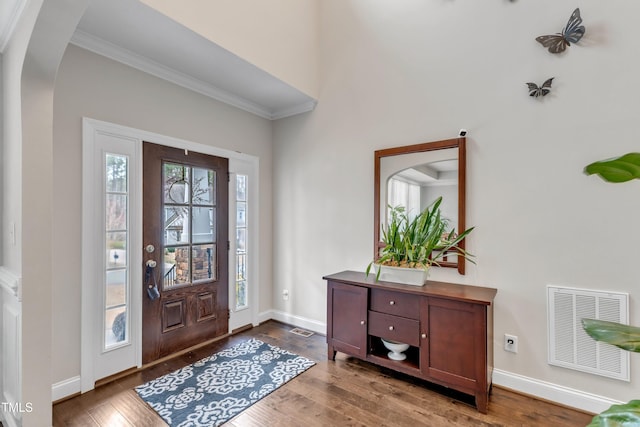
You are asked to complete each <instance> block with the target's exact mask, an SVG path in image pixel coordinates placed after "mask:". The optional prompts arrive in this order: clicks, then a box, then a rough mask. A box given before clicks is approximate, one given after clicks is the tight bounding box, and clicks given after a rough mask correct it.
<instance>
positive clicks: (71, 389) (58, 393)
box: [51, 375, 80, 402]
mask: <svg viewBox="0 0 640 427" xmlns="http://www.w3.org/2000/svg"><path fill="white" fill-rule="evenodd" d="M76 393H80V375H78V376H76V377H72V378H68V379H66V380H63V381H60V382H57V383H55V384H54V385H53V386H51V401H52V402H55V401H56V400H60V399H64V398H65V397H68V396H71V395H73V394H76Z"/></svg>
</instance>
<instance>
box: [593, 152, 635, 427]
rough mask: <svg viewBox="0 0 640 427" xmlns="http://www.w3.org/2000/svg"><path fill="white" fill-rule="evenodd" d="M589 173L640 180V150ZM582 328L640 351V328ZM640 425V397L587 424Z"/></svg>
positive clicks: (614, 325) (597, 325) (598, 324)
mask: <svg viewBox="0 0 640 427" xmlns="http://www.w3.org/2000/svg"><path fill="white" fill-rule="evenodd" d="M584 172H585V173H586V174H587V175H592V174H598V175H599V176H600V177H601V178H602V179H603V180H605V181H607V182H627V181H630V180H632V179H640V153H629V154H625V155H624V156H621V157H617V158H613V159H608V160H602V161H598V162H594V163H592V164H590V165H588V166H587V167H585V169H584ZM582 328H583V329H584V331H585V332H586V333H587V334H588V335H589V336H590V337H591V338H593V339H594V340H596V341H602V342H605V343H608V344H612V345H615V346H616V347H619V348H621V349H623V350H627V351H632V352H635V353H640V328H638V327H636V326H629V325H623V324H621V323H616V322H607V321H604V320H596V319H582ZM623 425H624V426H627V425H628V426H631V425H640V400H631V401H629V402H627V403H625V404H622V405H612V406H611V407H610V408H609V409H607V410H606V411H604V412H602V413H600V414H598V415H596V416H595V417H593V420H592V421H591V424H589V425H588V426H587V427H604V426H623Z"/></svg>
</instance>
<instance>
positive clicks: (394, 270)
mask: <svg viewBox="0 0 640 427" xmlns="http://www.w3.org/2000/svg"><path fill="white" fill-rule="evenodd" d="M373 268H374V269H375V272H376V274H378V269H379V268H381V269H382V271H381V272H380V277H379V280H383V281H385V282H394V283H404V284H405V285H413V286H424V284H425V282H426V281H427V276H428V274H429V270H428V269H427V270H424V269H422V268H405V267H389V266H387V265H380V264H373Z"/></svg>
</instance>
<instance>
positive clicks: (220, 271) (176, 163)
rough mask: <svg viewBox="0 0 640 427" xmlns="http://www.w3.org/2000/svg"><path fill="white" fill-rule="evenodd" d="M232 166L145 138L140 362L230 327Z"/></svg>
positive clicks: (175, 350) (173, 351)
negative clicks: (229, 243)
mask: <svg viewBox="0 0 640 427" xmlns="http://www.w3.org/2000/svg"><path fill="white" fill-rule="evenodd" d="M228 169H229V161H228V159H225V158H221V157H215V156H209V155H205V154H199V153H194V152H191V151H188V152H187V151H186V150H182V149H176V148H170V147H166V146H162V145H157V144H152V143H149V142H144V143H143V242H144V248H143V251H144V252H143V254H144V255H143V259H144V260H145V266H143V271H144V273H143V281H144V282H143V283H144V286H143V292H144V295H143V301H144V302H143V307H142V309H143V310H142V313H143V327H142V361H143V363H149V362H153V361H155V360H158V359H159V358H162V357H164V356H167V355H170V354H173V353H175V352H177V351H180V350H183V349H185V348H189V347H191V346H193V345H196V344H199V343H201V342H204V341H206V340H209V339H212V338H215V337H218V336H221V335H224V334H226V333H227V332H228V320H229V311H228V249H227V248H228V206H227V205H228ZM156 289H157V293H156Z"/></svg>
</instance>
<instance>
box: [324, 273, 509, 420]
mask: <svg viewBox="0 0 640 427" xmlns="http://www.w3.org/2000/svg"><path fill="white" fill-rule="evenodd" d="M323 279H325V280H327V344H328V357H329V359H331V360H335V355H336V352H337V351H340V352H343V353H346V354H348V355H350V356H354V357H357V358H359V359H362V360H366V361H367V362H371V363H374V364H377V365H380V366H384V367H386V368H389V369H392V370H395V371H398V372H402V373H405V374H408V375H411V376H414V377H418V378H421V379H424V380H427V381H430V382H433V383H437V384H440V385H443V386H446V387H449V388H452V389H455V390H458V391H460V392H463V393H466V394H469V395H472V396H475V401H476V407H477V408H478V411H480V412H482V413H484V414H486V413H487V406H488V402H489V391H490V388H491V375H492V373H493V299H494V297H495V295H496V292H497V290H496V289H493V288H485V287H479V286H468V285H458V284H453V283H444V282H434V281H427V283H426V284H425V285H424V286H411V285H403V284H399V283H391V282H383V281H378V282H376V281H375V274H370V275H369V276H368V277H367V276H366V275H365V274H364V273H360V272H355V271H343V272H341V273H336V274H332V275H329V276H325V277H324V278H323ZM381 338H384V339H386V340H391V341H397V342H403V343H406V344H409V345H410V347H409V349H408V350H407V351H406V352H405V354H406V355H407V358H406V359H405V360H403V361H396V360H392V359H389V358H388V357H387V353H388V350H387V349H386V348H385V347H384V345H383V344H382V341H381Z"/></svg>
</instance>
